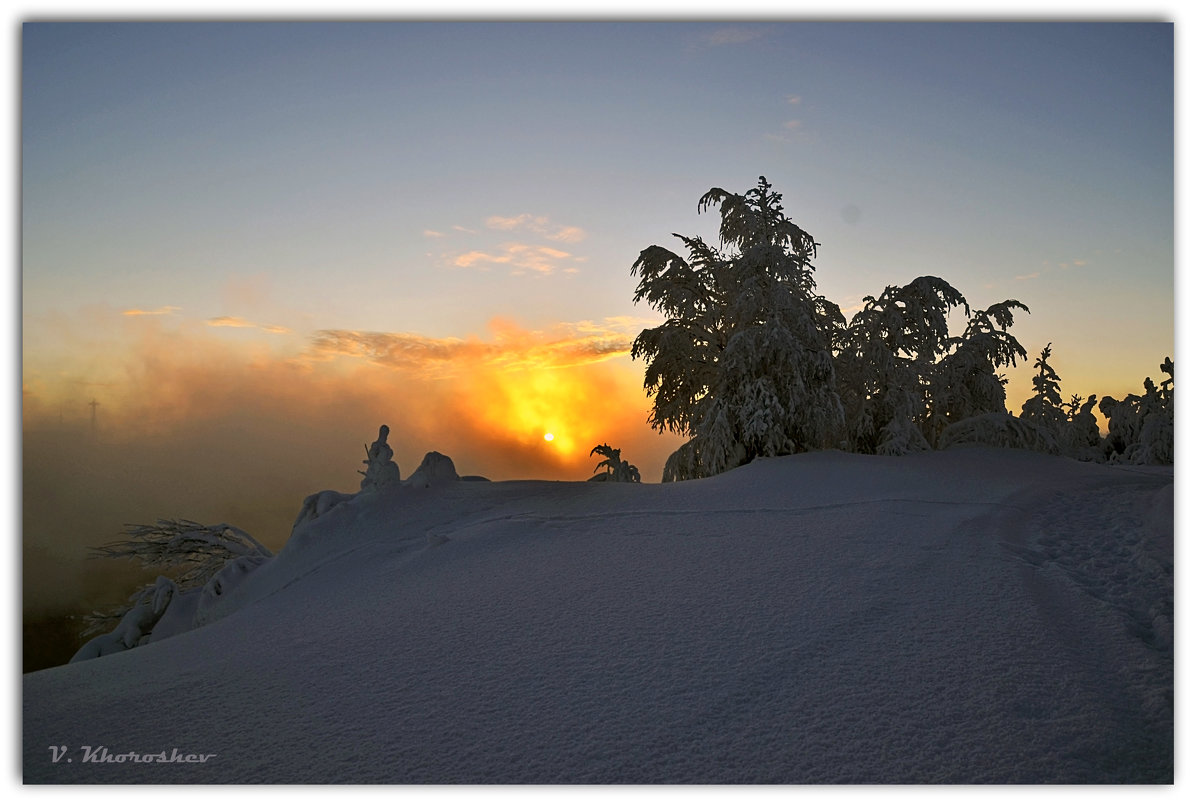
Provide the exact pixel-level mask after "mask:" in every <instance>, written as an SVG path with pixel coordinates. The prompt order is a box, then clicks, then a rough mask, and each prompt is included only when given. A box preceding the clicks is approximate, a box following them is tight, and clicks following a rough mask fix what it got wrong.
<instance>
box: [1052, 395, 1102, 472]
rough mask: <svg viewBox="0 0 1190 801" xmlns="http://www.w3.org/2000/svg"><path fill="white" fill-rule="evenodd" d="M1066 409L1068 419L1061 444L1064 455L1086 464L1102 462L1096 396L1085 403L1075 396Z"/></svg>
mask: <svg viewBox="0 0 1190 801" xmlns="http://www.w3.org/2000/svg"><path fill="white" fill-rule="evenodd" d="M1066 408H1067V409H1068V410H1069V412H1068V419H1067V422H1066V425H1065V426H1064V427H1063V429H1062V437H1061V441H1060V443H1059V444H1060V447H1061V450H1062V453H1064V454H1066V455H1067V456H1070V457H1073V458H1075V459H1078V460H1080V461H1084V462H1089V461H1100V460H1101V459H1102V456H1101V453H1102V447H1101V442H1102V437H1101V436H1100V435H1099V423H1098V421H1097V420H1096V419H1095V396H1094V395H1092V396H1091V397H1089V398H1087V399H1086V400H1085V401H1084V400H1083V399H1082V398H1081V397H1080V396H1078V395H1074V396H1073V397H1071V399H1070V403H1068V404H1067V405H1066Z"/></svg>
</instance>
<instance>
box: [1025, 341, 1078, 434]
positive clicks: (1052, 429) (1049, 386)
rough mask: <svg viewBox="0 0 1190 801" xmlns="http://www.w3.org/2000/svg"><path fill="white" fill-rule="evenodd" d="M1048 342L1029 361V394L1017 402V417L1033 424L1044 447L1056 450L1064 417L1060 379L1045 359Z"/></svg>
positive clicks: (1064, 422)
mask: <svg viewBox="0 0 1190 801" xmlns="http://www.w3.org/2000/svg"><path fill="white" fill-rule="evenodd" d="M1052 345H1053V343H1052V342H1050V343H1048V344H1047V345H1046V346H1045V347H1044V348H1042V350H1041V355H1040V356H1038V357H1037V361H1036V362H1034V363H1033V366H1034V367H1035V368H1036V369H1037V374H1036V375H1035V376H1033V394H1032V395H1031V396H1030V397H1029V398H1027V399H1026V400H1025V403H1024V404H1023V405H1022V406H1021V419H1022V420H1025V421H1028V422H1030V423H1032V424H1033V425H1034V426H1036V428H1037V430H1038V432H1040V434H1041V436H1042V437H1043V439H1044V440H1045V441H1046V442H1047V447H1046V448H1045V450H1047V451H1049V452H1051V453H1058V452H1060V451H1061V450H1062V440H1063V432H1064V430H1065V428H1066V423H1067V417H1066V412H1065V411H1064V410H1063V408H1062V407H1063V403H1062V391H1061V381H1062V379H1061V377H1060V376H1059V375H1058V373H1057V371H1055V370H1054V368H1053V367H1052V366H1051V365H1050V363H1049V358H1050V356H1051V355H1052V350H1051V346H1052Z"/></svg>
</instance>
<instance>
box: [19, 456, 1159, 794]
mask: <svg viewBox="0 0 1190 801" xmlns="http://www.w3.org/2000/svg"><path fill="white" fill-rule="evenodd" d="M431 472H432V471H431ZM1172 476H1173V474H1172V468H1136V467H1119V466H1117V467H1106V466H1102V465H1095V464H1087V463H1079V462H1075V461H1073V460H1069V459H1064V458H1060V457H1052V456H1045V455H1041V454H1037V453H1028V452H1021V451H1010V450H991V449H982V448H971V449H957V450H952V451H946V452H933V453H925V454H919V455H911V456H904V457H896V458H894V457H881V456H860V455H854V454H844V453H839V452H817V453H808V454H801V455H797V456H788V457H782V458H779V459H769V460H760V461H757V462H755V463H752V464H749V465H747V466H745V467H742V468H739V469H736V470H733V471H730V472H728V473H724V474H722V475H719V476H716V477H713V478H708V479H703V480H699V481H689V482H681V483H677V484H667V485H641V484H634V483H620V482H595V483H590V482H577V483H563V482H542V481H510V482H494V483H485V482H469V481H457V480H450V481H446V480H443V481H419V482H416V483H408V482H396V481H394V482H392V483H390V484H389V485H387V486H382V487H378V488H374V489H373V491H370V492H361V493H359V494H358V495H355V496H347V497H345V498H343V499H340V500H339V501H338V502H336V503H334V504H333V505H330V506H329V507H328V508H326V509H325V510H323V511H322V512H321V513H320V514H317V515H316V516H313V517H307V518H306V519H302V520H301V521H300V522H299V524H298V525H296V526H295V529H294V532H293V535H292V537H291V539H290V541H289V542H288V543H287V545H286V547H285V548H284V549H283V550H282V551H280V552H279V553H278V554H277V555H276V556H274V557H272V558H270V559H268V560H266V561H264V562H263V563H262V564H260V565H259V566H257V567H256V568H255V569H254V570H252V571H251V572H249V573H246V574H245V575H244V576H243V577H242V578H241V579H240V580H239V581H237V582H234V583H232V584H231V585H230V586H229V587H228V590H227V591H226V592H225V593H223V594H222V595H221V596H220V599H219V602H218V604H216V605H214V606H212V607H210V608H209V609H208V610H207V615H206V616H205V618H204V619H205V620H206V621H208V622H207V623H206V625H203V626H202V627H200V628H196V629H193V630H191V631H185V632H182V633H177V634H176V635H175V636H170V637H168V638H165V639H161V640H159V641H153V642H150V643H149V644H147V645H144V646H141V647H137V648H133V649H131V650H128V651H122V652H118V653H112V654H108V655H105V656H103V657H102V658H98V659H90V660H87V661H82V662H77V663H72V664H69V665H65V666H62V667H58V668H52V669H49V670H43V671H39V672H36V673H31V674H27V675H26V676H24V678H23V688H24V693H23V705H24V731H23V744H24V778H25V781H26V782H31V783H78V782H83V783H109V782H110V783H175V782H185V783H208V782H211V783H290V782H305V783H323V782H350V783H370V782H385V783H493V782H498V783H568V784H574V783H743V782H749V783H757V782H759V783H905V782H908V783H925V782H948V783H1017V782H1020V783H1049V782H1056V783H1083V782H1092V783H1115V782H1144V783H1169V782H1172V780H1173V701H1172V697H1173V673H1172V663H1173V642H1172V638H1173V634H1172V631H1173V628H1172V617H1173V567H1172V551H1173V489H1172V486H1173V485H1172ZM312 497H313V496H312ZM204 757H205V758H204Z"/></svg>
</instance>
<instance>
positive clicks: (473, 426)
mask: <svg viewBox="0 0 1190 801" xmlns="http://www.w3.org/2000/svg"><path fill="white" fill-rule="evenodd" d="M20 38H21V41H20V57H19V58H20V91H21V95H20V104H21V105H20V123H19V126H20V127H19V143H20V153H21V156H20V167H21V173H20V186H21V191H20V204H21V206H20V212H21V223H20V237H21V239H20V246H19V247H20V259H21V265H22V270H21V285H20V303H21V360H22V361H21V371H20V372H21V381H22V396H21V397H22V401H21V402H22V407H21V413H22V436H23V441H24V449H25V454H26V458H25V464H24V482H25V490H24V498H25V505H26V510H25V512H24V514H25V526H26V534H27V541H28V536H29V531H30V526H31V524H33V523H34V522H35V513H34V512H32V511H31V510H30V509H31V508H36V507H45V509H46V514H47V515H49V514H50V513H51V512H53V511H54V510H55V509H57V510H59V512H60V507H61V506H62V503H61V495H62V494H64V493H65V494H68V495H71V496H72V497H75V498H78V497H80V496H81V495H86V497H88V498H90V499H91V502H93V503H94V504H95V505H96V508H98V507H99V506H102V507H103V509H104V512H103V513H102V514H99V513H95V514H92V513H90V512H85V511H84V506H85V505H79V504H77V503H76V504H75V506H76V507H77V508H78V509H79V511H77V513H76V514H77V515H78V516H79V517H80V518H81V519H79V520H73V521H67V520H65V519H64V518H61V516H59V519H58V520H57V522H55V523H53V524H52V525H51V524H49V523H46V524H45V525H46V526H47V527H48V528H47V529H46V531H47V532H48V531H49V528H53V529H54V530H55V531H56V532H57V533H46V534H45V535H44V537H40V536H39V537H38V538H36V539H37V541H39V542H40V541H43V540H44V541H55V542H57V541H60V542H66V541H68V540H69V541H73V538H75V537H76V536H77V529H78V527H79V526H92V527H95V528H103V527H106V531H107V532H110V531H111V529H112V526H113V525H118V524H120V523H122V522H141V521H145V520H150V519H152V518H155V517H164V516H183V517H192V518H199V517H200V515H202V514H207V513H209V514H238V515H239V517H237V518H236V519H233V520H228V521H227V522H231V523H233V524H236V525H240V526H241V527H243V528H246V529H248V530H250V531H253V533H256V534H258V535H261V539H263V540H265V541H266V542H270V544H274V545H275V544H277V543H278V542H283V541H284V538H285V536H286V535H287V534H288V530H287V525H288V521H287V522H286V525H281V524H280V523H279V522H277V521H279V520H281V519H282V518H284V517H285V516H289V517H292V516H293V515H296V511H297V509H298V507H299V506H300V501H301V498H302V497H304V495H306V494H309V493H312V492H315V491H317V490H320V489H328V488H333V489H339V490H342V491H353V490H354V489H356V488H358V483H357V482H358V478H359V477H358V475H357V474H356V473H355V471H356V470H358V469H360V467H361V466H362V465H361V460H362V458H363V456H364V454H363V453H362V452H361V451H362V449H363V448H364V447H366V445H367V443H370V442H371V441H372V440H373V439H374V438H375V436H376V431H377V429H378V427H379V426H380V425H381V424H387V425H389V426H390V428H391V429H392V430H393V434H392V435H391V436H390V440H389V441H390V444H391V445H392V446H393V448H394V450H395V452H396V456H395V458H396V461H397V462H398V464H399V465H400V467H401V470H402V473H403V475H405V476H407V475H409V474H410V473H412V472H413V470H414V469H415V468H416V467H417V463H418V462H419V461H420V458H421V455H422V454H423V453H425V452H427V451H430V450H437V451H440V452H443V453H446V454H447V455H449V456H451V457H452V458H453V459H454V460H455V463H456V466H457V468H458V470H459V472H460V473H461V474H480V475H485V476H487V477H489V478H492V479H496V480H504V479H520V478H544V479H563V480H581V479H584V478H586V477H587V476H589V475H590V474H591V472H592V470H593V469H594V468H595V465H596V463H597V461H598V457H591V456H590V450H591V448H592V447H594V446H595V445H598V444H601V443H604V442H608V443H610V444H611V445H613V446H614V447H617V448H621V450H622V452H623V456H624V458H626V459H628V460H629V461H631V462H633V463H635V464H637V465H638V466H639V467H640V468H641V472H642V475H643V477H644V480H645V481H658V480H659V479H660V473H661V465H662V463H663V462H664V459H665V457H666V456H667V455H668V453H670V452H671V451H672V450H673V449H674V448H675V447H677V445H679V444H680V442H681V441H680V440H679V439H677V438H676V437H674V436H672V435H665V436H661V435H659V434H657V433H656V432H654V431H653V430H651V429H650V428H649V426H648V423H647V416H648V410H649V405H650V401H649V399H648V398H647V397H646V395H645V393H644V390H643V388H642V381H643V375H644V364H643V363H641V362H639V361H637V362H634V361H633V360H632V359H631V358H630V357H629V355H628V354H629V350H630V348H631V342H632V339H633V338H634V337H635V336H636V334H637V333H638V332H639V331H640V330H642V329H643V328H645V327H649V326H652V325H656V324H658V323H659V322H661V318H660V317H659V316H658V315H657V314H656V313H655V312H654V311H653V310H652V309H650V308H648V307H647V306H644V305H637V304H634V303H633V300H632V298H633V291H634V289H635V281H634V279H633V277H632V275H631V267H632V264H633V262H634V260H635V259H636V257H637V255H638V254H639V252H640V251H641V250H642V249H644V248H646V247H648V246H650V245H653V244H660V245H664V246H667V247H671V248H675V249H679V248H680V243H678V242H677V240H674V239H673V238H672V237H671V236H670V235H671V234H672V233H681V234H686V235H692V234H700V235H702V236H704V237H706V238H708V239H714V238H715V236H716V232H717V226H716V219H717V218H716V217H715V215H714V214H713V213H712V214H705V213H704V214H702V215H700V214H698V212H697V204H698V199H699V198H700V197H701V196H702V194H703V193H704V192H706V191H707V190H708V189H710V188H712V187H721V188H724V189H727V190H729V191H732V192H738V193H743V192H745V191H747V190H748V189H749V188H751V187H753V186H755V185H756V182H757V179H758V177H759V176H761V175H763V176H765V177H766V178H767V179H768V181H769V182H770V183H771V184H772V185H773V186H774V188H775V190H776V191H778V192H781V193H782V194H783V195H784V205H785V209H786V212H787V213H788V215H789V216H790V218H791V219H793V220H794V221H795V222H796V223H797V224H799V225H800V226H801V227H802V228H804V229H805V230H806V231H808V232H809V233H810V234H811V235H812V236H813V237H814V238H815V239H816V240H817V241H818V242H819V243H820V247H819V249H818V256H817V259H816V261H815V267H816V277H817V281H818V289H819V291H820V292H821V293H822V294H824V295H825V296H826V297H828V298H829V299H831V300H833V301H834V302H836V303H838V304H839V305H840V307H842V309H843V310H844V312H845V314H847V315H848V316H850V315H851V314H853V313H854V312H855V311H857V310H858V309H859V308H860V307H861V306H862V303H863V298H864V297H865V296H867V295H879V294H880V292H881V291H882V290H883V289H884V288H885V287H886V286H887V285H890V284H892V285H903V284H905V283H908V282H909V281H911V280H912V279H914V278H915V277H917V276H919V275H937V276H940V277H942V278H944V279H946V280H947V281H948V282H950V283H951V284H952V285H953V286H955V287H956V288H957V289H958V290H959V291H961V292H962V293H964V295H965V296H966V298H967V300H968V301H969V302H970V303H971V305H972V306H973V307H976V308H985V307H986V306H988V305H990V304H992V303H996V302H999V301H1002V300H1005V299H1008V298H1012V299H1016V300H1019V301H1021V302H1022V303H1024V304H1026V305H1027V306H1028V307H1029V309H1030V310H1031V313H1030V314H1028V315H1023V316H1022V317H1021V318H1018V320H1017V323H1016V324H1015V325H1014V327H1013V329H1012V330H1013V333H1014V334H1015V335H1016V336H1017V338H1018V339H1019V340H1020V342H1021V343H1022V345H1023V346H1024V347H1025V348H1026V350H1027V351H1028V354H1029V355H1028V359H1027V361H1025V362H1022V363H1020V365H1019V366H1018V367H1017V368H1016V369H1012V370H1009V371H1008V376H1009V379H1010V382H1009V385H1008V406H1009V409H1010V410H1013V411H1019V409H1020V405H1021V403H1022V402H1023V401H1024V399H1025V397H1027V396H1028V394H1029V392H1030V389H1031V387H1030V377H1031V375H1032V374H1033V369H1032V364H1033V361H1034V359H1035V358H1036V357H1037V355H1038V354H1039V353H1040V351H1041V349H1042V348H1043V347H1044V346H1045V345H1046V344H1047V343H1051V342H1052V343H1053V356H1052V358H1051V364H1052V365H1053V366H1054V367H1055V369H1056V370H1057V372H1058V374H1059V375H1060V376H1061V378H1062V385H1061V386H1062V392H1063V395H1064V396H1065V397H1067V398H1069V397H1070V396H1071V395H1073V394H1076V393H1077V394H1080V395H1081V396H1083V397H1084V398H1085V397H1087V396H1088V395H1090V394H1097V395H1098V396H1099V397H1103V396H1104V395H1109V394H1110V395H1115V396H1117V397H1122V396H1123V395H1125V394H1127V393H1129V392H1139V391H1141V385H1142V382H1143V380H1144V378H1145V377H1146V376H1158V377H1159V376H1160V373H1159V371H1158V365H1159V364H1160V363H1161V361H1162V359H1163V358H1165V357H1166V356H1171V357H1172V356H1173V355H1174V354H1173V345H1174V313H1173V307H1174V246H1173V230H1174V205H1173V196H1174V162H1173V152H1174V147H1173V136H1174V125H1173V122H1174V116H1173V77H1174V71H1173V52H1174V50H1173V26H1172V25H1171V24H1168V23H1166V24H1136V23H1091V24H1075V23H1066V22H1062V23H1039V22H1029V23H1018V24H1009V23H1002V22H968V23H922V22H889V21H885V22H874V23H862V22H854V21H851V22H838V23H829V22H793V21H791V22H772V21H765V20H743V21H738V22H729V21H713V20H712V21H703V22H676V21H662V22H639V21H634V22H562V23H528V22H511V21H505V22H489V23H465V22H458V21H455V22H422V21H403V22H352V23H328V22H291V23H279V22H277V23H247V22H233V23H211V22H182V23H169V24H162V23H155V24H136V23H114V24H111V23H108V24H98V23H88V24H67V23H59V22H51V23H26V24H24V25H23V27H22V29H21V33H20ZM956 333H957V332H956ZM547 434H552V435H553V437H552V439H551V440H548V441H547V439H546V435H547ZM34 451H41V452H42V453H43V456H41V457H38V458H36V459H34V458H31V457H30V454H31V453H32V452H34ZM65 453H70V454H72V456H71V457H70V458H72V459H77V460H78V461H79V462H80V463H85V464H86V465H88V467H87V475H88V476H89V478H88V479H86V486H85V490H84V489H78V490H77V491H76V490H73V489H71V490H69V492H68V490H67V489H65V488H64V486H63V482H67V483H69V482H70V481H75V480H76V479H75V478H69V479H67V478H64V477H63V475H62V472H61V466H62V458H63V454H65ZM38 465H41V467H38ZM38 470H40V471H41V472H37V471H38ZM77 480H78V481H80V482H82V481H83V479H77ZM266 483H267V484H268V485H269V486H270V487H271V488H272V494H271V495H268V497H271V498H275V500H274V501H271V502H270V503H271V504H272V506H273V507H275V508H276V510H278V511H270V513H269V514H270V515H271V516H270V517H268V518H267V519H266V518H265V517H262V515H263V513H262V512H261V511H260V510H259V509H254V508H251V502H250V500H248V499H249V498H259V497H262V496H264V495H266V494H265V493H262V492H260V489H261V487H262V486H263V485H264V484H266ZM81 486H82V485H80V487H81ZM55 488H56V489H55ZM215 498H218V499H220V500H218V501H215V500H214V499H215ZM281 510H284V511H281ZM206 522H214V521H213V520H207V521H206ZM253 524H259V526H261V527H264V528H266V529H267V530H266V531H264V532H263V534H262V533H261V532H260V530H259V529H255V530H254V529H253V528H252V527H251V526H252V525H253Z"/></svg>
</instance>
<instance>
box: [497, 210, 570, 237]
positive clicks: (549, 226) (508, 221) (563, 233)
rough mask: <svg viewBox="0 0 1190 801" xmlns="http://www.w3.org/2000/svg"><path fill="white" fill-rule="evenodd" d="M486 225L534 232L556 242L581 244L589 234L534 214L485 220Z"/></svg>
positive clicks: (508, 229)
mask: <svg viewBox="0 0 1190 801" xmlns="http://www.w3.org/2000/svg"><path fill="white" fill-rule="evenodd" d="M484 225H486V226H487V227H488V228H492V229H494V230H497V231H516V230H525V231H532V232H533V233H535V234H540V235H541V236H544V237H545V238H546V239H549V240H552V241H554V242H581V241H582V240H584V239H586V238H587V232H586V231H584V230H583V229H582V228H579V227H578V226H574V225H558V224H556V223H553V222H551V221H550V218H549V217H542V216H536V215H533V214H518V215H517V216H515V217H501V216H492V217H488V218H487V219H486V220H484Z"/></svg>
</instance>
